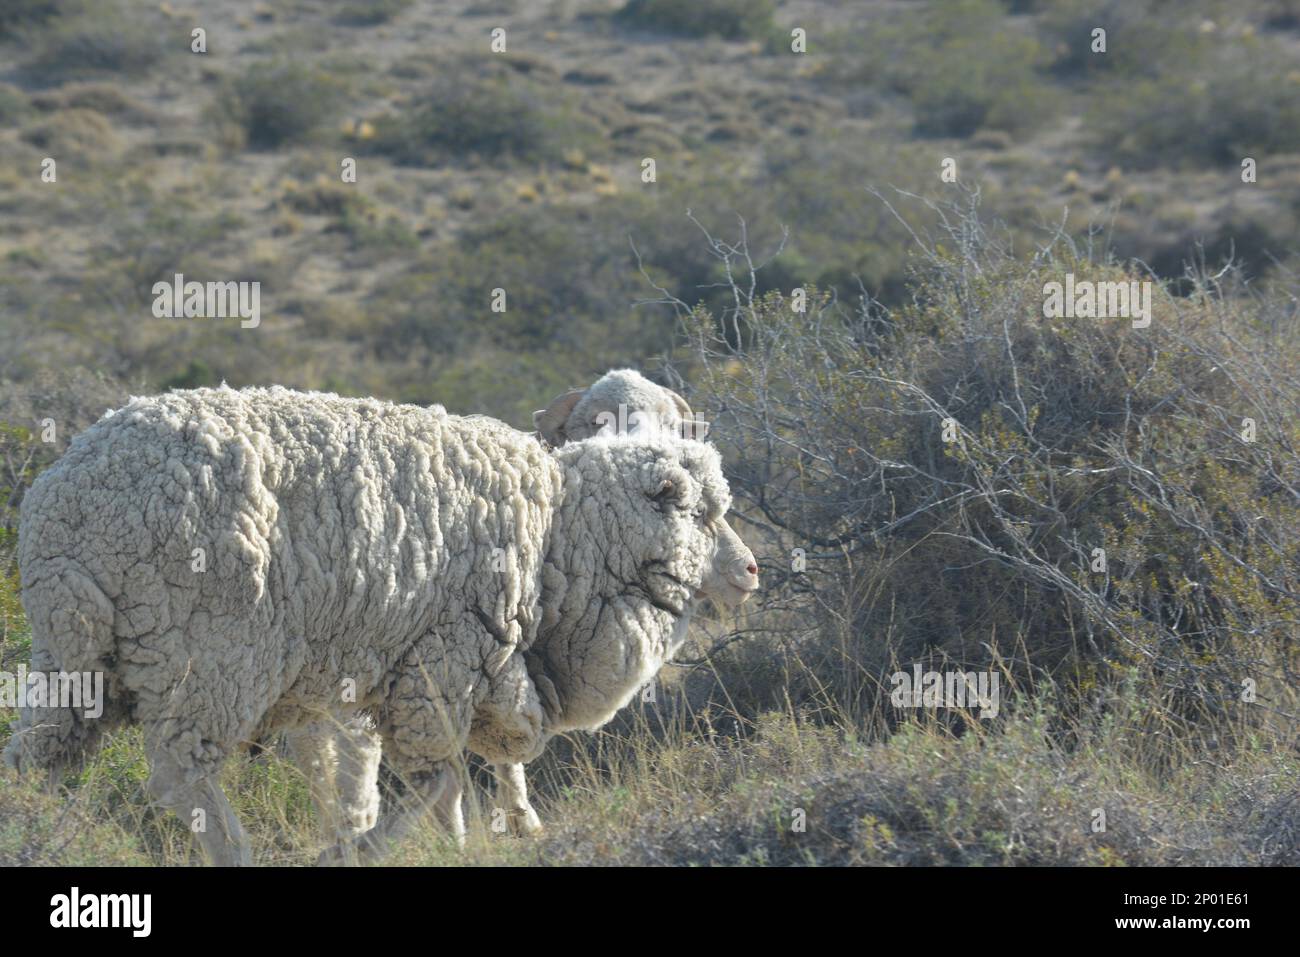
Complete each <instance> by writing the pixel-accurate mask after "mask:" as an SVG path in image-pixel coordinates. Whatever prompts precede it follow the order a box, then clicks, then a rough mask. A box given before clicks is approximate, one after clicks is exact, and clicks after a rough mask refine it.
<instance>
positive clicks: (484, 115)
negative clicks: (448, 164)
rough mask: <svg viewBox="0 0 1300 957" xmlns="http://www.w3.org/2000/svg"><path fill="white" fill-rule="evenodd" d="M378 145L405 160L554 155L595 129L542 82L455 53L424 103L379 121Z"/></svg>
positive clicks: (422, 161)
mask: <svg viewBox="0 0 1300 957" xmlns="http://www.w3.org/2000/svg"><path fill="white" fill-rule="evenodd" d="M375 127H376V129H377V135H376V137H375V140H374V141H373V145H374V148H375V149H377V150H379V151H380V152H383V153H387V154H388V155H390V156H391V157H392V158H393V159H394V160H395V161H396V162H398V163H402V164H405V165H411V166H419V165H433V164H435V163H437V162H439V161H442V160H446V159H448V158H461V159H478V160H481V161H509V160H530V161H538V160H553V161H558V160H559V159H560V158H561V156H562V154H563V151H564V150H566V149H572V148H573V147H574V146H575V145H583V144H585V143H586V142H587V141H588V140H590V138H591V136H592V134H593V131H594V128H593V126H592V124H591V123H590V121H588V120H585V119H583V118H582V117H580V116H579V115H577V114H576V112H575V111H574V110H573V109H572V108H571V107H570V106H569V104H568V103H567V102H566V101H565V100H563V99H561V98H560V94H557V93H556V92H554V91H553V90H549V89H547V88H546V87H544V86H543V85H541V84H540V83H538V82H537V81H534V80H531V79H530V78H528V77H526V76H523V75H521V74H520V73H517V72H515V71H513V70H511V69H510V68H509V67H506V66H504V65H497V64H484V63H483V62H482V61H481V60H476V59H471V58H465V59H461V60H453V61H451V62H450V63H448V64H447V65H446V67H445V68H444V69H443V70H442V71H440V73H439V74H438V76H436V77H434V78H433V79H432V81H431V84H430V87H429V89H428V92H427V93H426V94H424V98H423V100H422V101H421V102H419V103H417V104H415V105H414V106H412V107H411V109H410V110H409V111H408V112H405V113H403V114H401V115H389V116H386V117H380V118H378V119H376V120H375Z"/></svg>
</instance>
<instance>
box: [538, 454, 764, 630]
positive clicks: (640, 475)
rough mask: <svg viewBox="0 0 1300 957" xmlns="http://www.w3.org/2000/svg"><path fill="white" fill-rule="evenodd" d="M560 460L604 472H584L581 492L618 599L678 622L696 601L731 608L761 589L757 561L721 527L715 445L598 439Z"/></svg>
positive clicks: (723, 486) (722, 488)
mask: <svg viewBox="0 0 1300 957" xmlns="http://www.w3.org/2000/svg"><path fill="white" fill-rule="evenodd" d="M584 446H585V447H586V448H585V449H583V448H582V447H584ZM560 454H561V456H562V458H568V459H570V460H577V461H580V462H581V464H582V466H589V465H590V466H595V467H596V468H599V469H600V470H601V471H604V472H605V473H606V474H605V475H602V476H600V478H599V479H597V480H596V481H587V480H586V479H587V476H588V475H590V476H591V478H593V479H596V476H595V475H592V474H591V472H589V471H588V468H586V467H584V468H582V472H583V473H584V482H583V487H582V488H581V489H580V490H579V491H578V494H579V495H581V496H582V497H583V498H584V499H585V501H583V502H582V503H581V506H580V507H581V509H582V510H583V511H584V513H587V514H588V515H589V517H590V518H593V519H597V518H598V520H599V522H600V524H601V526H602V534H603V535H604V536H605V537H606V542H607V543H608V544H609V545H610V546H611V547H608V549H602V550H604V551H605V555H604V564H605V566H606V568H607V569H608V570H609V571H610V573H611V575H612V577H613V578H614V579H615V584H616V585H617V586H618V587H619V589H620V590H621V591H622V592H623V593H624V594H629V593H632V594H643V595H645V596H646V597H647V598H648V599H649V601H650V603H651V604H653V605H654V606H655V607H657V608H660V609H663V610H665V611H669V612H671V613H672V614H673V615H674V616H676V617H683V616H685V615H687V614H689V612H690V610H691V608H693V606H694V605H695V603H696V601H697V600H698V599H700V598H710V599H713V600H714V601H717V602H719V603H721V604H725V605H737V604H739V603H741V602H743V601H744V600H745V599H747V598H748V597H749V596H750V595H751V594H753V593H754V591H756V590H757V588H758V566H757V564H756V563H755V561H754V555H753V553H752V552H750V550H749V549H748V548H746V547H745V544H744V542H742V541H741V540H740V536H739V535H737V534H736V533H735V531H734V530H733V529H732V528H731V526H730V525H729V524H727V520H726V514H727V510H728V509H729V508H730V507H731V493H730V491H729V490H728V488H727V482H726V479H725V478H724V477H723V474H722V464H721V460H720V459H719V457H718V453H717V451H716V450H715V449H713V448H712V447H711V446H708V445H705V444H703V443H701V442H695V441H689V440H682V439H674V438H669V437H665V436H661V437H657V438H654V439H649V440H644V441H643V440H640V439H638V438H636V437H631V438H629V437H614V438H609V439H606V438H602V437H597V438H595V439H591V440H588V441H587V442H584V443H579V444H578V445H576V446H570V447H568V448H566V449H564V450H562V452H561V453H560ZM612 546H617V547H612ZM598 547H599V546H598Z"/></svg>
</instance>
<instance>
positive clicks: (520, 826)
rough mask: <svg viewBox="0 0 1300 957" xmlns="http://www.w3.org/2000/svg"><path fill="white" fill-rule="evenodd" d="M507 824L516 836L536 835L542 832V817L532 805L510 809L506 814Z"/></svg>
mask: <svg viewBox="0 0 1300 957" xmlns="http://www.w3.org/2000/svg"><path fill="white" fill-rule="evenodd" d="M506 825H507V826H508V827H509V828H510V833H511V834H513V835H514V836H515V837H536V836H537V835H538V834H541V833H542V819H541V818H539V817H538V816H537V812H536V811H534V810H533V809H532V808H531V807H521V808H513V809H512V810H510V811H509V812H508V813H507V814H506Z"/></svg>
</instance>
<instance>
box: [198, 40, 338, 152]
mask: <svg viewBox="0 0 1300 957" xmlns="http://www.w3.org/2000/svg"><path fill="white" fill-rule="evenodd" d="M343 95H344V88H343V84H342V83H341V82H340V81H339V80H338V79H336V78H335V77H333V76H331V75H330V74H329V73H326V72H324V71H323V70H320V69H317V68H315V67H313V66H309V65H307V64H305V63H301V62H293V61H290V60H272V61H267V62H262V63H258V64H255V65H254V66H252V67H250V68H249V70H248V71H247V72H246V73H243V74H242V75H240V76H237V77H235V78H233V79H231V80H229V81H228V82H227V83H226V84H225V86H224V88H223V89H222V91H221V92H220V93H219V95H218V98H217V111H218V113H219V115H221V116H223V117H224V118H226V119H228V120H229V121H231V122H232V123H233V124H234V125H235V126H236V127H237V128H238V129H239V130H241V131H242V133H243V136H244V138H245V139H246V141H247V142H248V144H249V145H251V146H255V147H259V148H268V147H275V146H281V145H283V144H285V143H294V142H298V141H300V140H304V139H306V138H307V137H308V136H309V135H311V134H312V133H314V132H315V131H316V129H317V128H318V127H319V126H320V125H321V124H322V123H324V122H325V121H326V120H328V119H330V118H331V117H333V116H335V115H336V114H337V111H338V109H339V107H340V105H341V103H342V100H343Z"/></svg>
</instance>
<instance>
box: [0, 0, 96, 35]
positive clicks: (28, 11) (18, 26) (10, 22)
mask: <svg viewBox="0 0 1300 957" xmlns="http://www.w3.org/2000/svg"><path fill="white" fill-rule="evenodd" d="M84 7H85V0H3V2H0V40H4V39H6V38H8V37H13V36H15V35H18V34H21V33H22V32H23V31H24V30H25V29H26V28H28V27H33V26H40V25H42V24H45V23H48V22H49V21H50V20H52V19H54V18H55V17H57V16H59V15H60V14H64V15H68V14H71V13H74V12H77V11H80V10H82V9H84Z"/></svg>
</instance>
